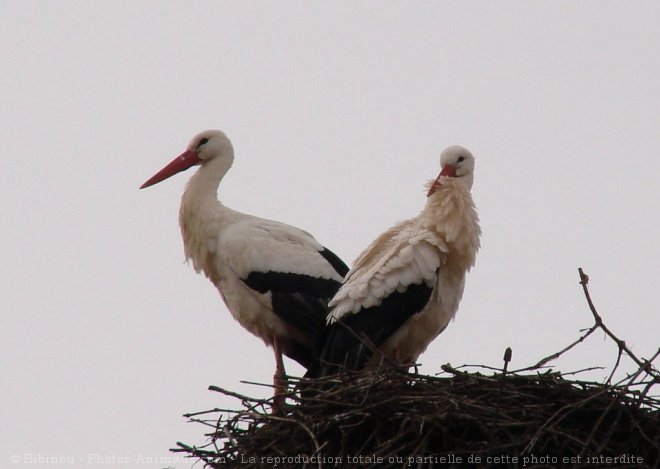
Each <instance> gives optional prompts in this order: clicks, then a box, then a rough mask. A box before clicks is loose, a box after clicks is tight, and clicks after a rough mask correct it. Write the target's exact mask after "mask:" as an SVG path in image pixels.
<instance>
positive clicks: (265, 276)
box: [242, 248, 348, 367]
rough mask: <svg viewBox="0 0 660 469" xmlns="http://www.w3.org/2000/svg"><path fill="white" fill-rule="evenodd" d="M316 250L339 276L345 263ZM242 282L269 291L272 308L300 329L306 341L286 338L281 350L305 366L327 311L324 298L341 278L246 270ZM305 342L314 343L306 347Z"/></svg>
mask: <svg viewBox="0 0 660 469" xmlns="http://www.w3.org/2000/svg"><path fill="white" fill-rule="evenodd" d="M319 254H320V255H321V256H323V258H325V260H326V261H327V262H328V263H329V264H330V265H331V266H332V268H333V269H334V270H335V271H336V272H337V273H339V274H340V275H341V276H342V277H343V276H344V275H345V274H346V272H348V267H347V266H346V264H344V263H343V262H342V260H341V259H340V258H339V257H337V255H335V254H334V253H333V252H332V251H330V250H329V249H325V248H324V249H323V250H322V251H319ZM242 280H243V282H244V283H245V285H247V286H248V287H250V288H251V289H253V290H255V291H258V292H259V293H268V292H270V293H271V302H272V307H273V312H274V313H275V314H277V315H278V316H279V317H280V318H281V319H282V320H284V321H285V322H286V323H287V324H290V325H291V326H293V327H295V328H296V329H298V330H299V331H301V332H302V333H303V334H304V335H305V336H306V337H307V338H308V339H309V341H308V344H300V343H296V342H293V341H292V340H291V341H289V343H288V344H284V346H283V350H284V352H285V354H286V355H287V356H289V357H291V358H293V359H294V360H296V361H297V362H298V363H300V364H301V365H303V366H305V367H309V366H310V364H311V363H312V361H313V358H314V356H315V355H316V354H318V350H317V349H316V345H317V344H319V342H320V340H319V337H320V335H321V331H322V330H323V328H324V326H325V320H326V316H327V315H328V301H329V300H330V299H331V298H332V297H333V296H334V295H335V293H337V290H338V289H339V287H340V286H341V282H339V281H337V280H333V279H328V278H321V277H314V276H311V275H305V274H297V273H286V272H272V271H269V272H256V271H254V272H250V273H249V274H248V276H247V277H246V278H244V279H242ZM309 344H314V345H313V347H312V348H310V346H309Z"/></svg>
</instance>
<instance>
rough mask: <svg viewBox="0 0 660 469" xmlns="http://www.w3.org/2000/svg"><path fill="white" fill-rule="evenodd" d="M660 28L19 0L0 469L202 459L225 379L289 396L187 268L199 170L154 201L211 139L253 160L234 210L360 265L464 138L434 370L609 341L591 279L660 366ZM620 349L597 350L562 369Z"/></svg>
mask: <svg viewBox="0 0 660 469" xmlns="http://www.w3.org/2000/svg"><path fill="white" fill-rule="evenodd" d="M658 18H660V5H659V4H658V3H657V2H612V1H582V2H543V1H540V2H441V1H437V2H430V1H429V2H391V1H390V2H386V1H378V2H376V1H373V2H364V1H362V2H355V1H337V2H307V1H305V2H303V1H288V2H217V1H214V2H210V1H207V2H203V1H198V2H183V1H181V2H158V1H135V0H132V1H106V2H100V1H96V2H91V1H87V0H81V1H61V2H47V1H38V2H37V1H23V0H9V1H3V2H1V3H0V36H1V39H0V54H1V61H2V69H3V70H2V73H1V74H0V90H2V91H0V96H1V102H0V115H1V119H2V125H1V127H0V138H1V143H2V148H3V149H4V158H3V171H2V172H0V180H1V182H0V205H1V207H2V219H3V226H2V233H3V234H2V243H1V245H0V255H1V258H0V259H1V261H2V265H3V269H4V273H3V275H2V282H0V290H1V294H0V301H1V302H2V303H1V307H2V333H3V337H2V341H0V373H1V374H2V381H1V383H2V384H1V385H0V393H1V399H0V407H1V409H0V410H1V412H0V414H1V415H2V419H3V423H2V426H1V427H0V432H1V434H0V465H2V466H3V467H8V466H7V465H8V464H9V462H10V461H12V454H15V455H16V456H14V458H17V459H16V461H19V462H20V463H24V462H25V459H26V458H30V457H35V458H36V457H38V456H39V455H41V456H43V457H65V458H74V463H73V464H70V465H69V466H71V467H74V466H75V467H87V466H89V467H95V465H94V464H90V455H91V457H92V461H93V458H94V457H97V455H98V456H100V457H103V458H111V457H115V458H117V457H124V458H139V457H161V456H168V454H169V453H168V449H169V448H170V447H173V446H174V444H175V442H176V441H177V440H181V441H185V442H187V443H190V444H200V443H203V442H204V437H203V432H205V431H206V430H207V429H206V428H204V427H202V426H200V425H196V424H187V423H186V420H185V419H184V418H183V417H181V414H183V413H186V412H192V411H198V410H203V409H206V408H212V407H216V406H219V407H228V406H231V407H235V406H236V405H237V403H235V402H233V401H231V400H229V399H225V398H223V397H221V396H218V395H216V394H214V393H211V392H209V391H207V387H208V385H210V384H215V385H218V386H222V387H226V388H230V389H233V390H236V391H239V392H246V393H249V394H255V395H267V394H268V393H269V392H270V391H269V390H268V389H263V388H257V387H254V386H247V385H243V384H240V381H241V380H249V381H258V382H264V383H269V382H271V380H272V373H273V365H274V361H273V358H272V352H271V351H270V350H268V349H266V348H265V347H264V345H263V343H262V342H261V341H260V340H259V339H256V338H254V337H253V336H251V335H249V334H248V333H247V332H245V331H244V330H242V329H241V328H240V326H239V325H238V324H237V323H235V322H234V321H233V320H232V319H231V316H230V315H229V313H228V311H227V310H226V308H225V306H224V304H223V303H222V301H221V299H220V296H219V295H218V293H217V291H216V290H215V288H214V287H213V286H212V285H211V284H210V283H209V282H208V280H206V279H205V278H204V277H203V276H200V275H197V274H195V273H194V271H193V269H192V267H191V266H189V265H186V264H185V263H184V262H183V260H184V256H183V247H182V242H181V237H180V232H179V228H178V224H177V214H178V205H179V198H180V195H181V193H182V190H183V187H184V184H185V182H186V180H187V179H188V178H189V177H190V174H181V175H178V176H176V177H174V178H172V179H170V180H168V181H166V182H164V183H162V184H159V185H157V186H155V187H152V188H149V189H148V190H143V191H139V190H138V187H139V185H140V184H141V183H142V182H144V181H145V180H146V179H147V178H148V177H150V176H151V175H152V174H153V173H155V172H156V171H157V170H159V169H160V168H161V167H162V166H164V165H165V164H166V163H167V162H169V161H170V160H171V159H172V158H173V157H174V156H176V155H178V154H179V153H180V152H181V151H182V150H183V149H184V148H185V146H186V144H187V143H188V141H189V139H190V138H191V137H192V136H193V135H194V134H195V133H197V132H198V131H201V130H204V129H208V128H220V129H222V130H224V131H225V132H226V133H227V134H228V136H229V137H230V138H231V139H232V141H233V143H234V147H235V150H236V159H235V163H234V167H233V168H232V170H231V171H230V173H229V174H228V176H227V177H226V178H225V181H223V184H222V186H221V188H220V191H219V196H220V198H221V199H222V200H223V201H224V202H225V203H226V204H227V205H228V206H230V207H232V208H235V209H238V210H241V211H244V212H247V213H251V214H255V215H259V216H263V217H267V218H272V219H276V220H280V221H284V222H287V223H290V224H292V225H295V226H298V227H300V228H303V229H306V230H308V231H310V232H311V233H313V234H314V235H315V236H316V238H317V239H318V240H319V241H321V242H322V243H323V244H325V245H326V246H328V247H329V248H330V249H332V250H333V251H335V252H336V253H337V254H338V255H340V256H341V257H342V258H343V259H344V260H345V261H346V262H351V261H352V260H353V259H354V258H355V256H356V255H357V254H358V253H359V252H360V251H361V250H362V249H363V248H364V247H366V246H367V244H368V243H369V242H370V241H371V240H372V239H373V238H374V237H375V236H377V235H378V234H379V233H380V232H382V231H384V230H385V229H387V228H388V227H389V226H391V225H392V224H394V223H395V222H397V221H399V220H401V219H404V218H407V217H411V216H414V215H416V214H417V213H418V212H419V210H420V209H421V208H422V207H423V204H424V189H423V185H424V183H425V181H426V180H428V179H431V178H434V177H435V176H436V175H437V173H438V171H439V154H440V151H441V150H442V149H443V148H444V147H446V146H448V145H451V144H461V145H464V146H466V147H467V148H469V149H470V150H471V151H472V152H473V153H474V155H475V157H476V177H475V183H474V189H473V194H474V198H475V201H476V203H477V207H478V210H479V215H480V218H481V222H482V228H483V236H482V246H483V247H482V250H481V252H480V253H479V256H478V259H477V265H476V267H475V268H474V270H473V271H472V272H471V273H470V274H469V276H468V282H467V288H466V291H465V295H464V299H463V302H462V304H461V307H460V309H459V312H458V314H457V316H456V320H455V321H454V322H453V323H452V324H450V326H449V327H448V329H447V330H446V331H445V332H444V333H443V334H442V335H441V336H440V337H439V338H438V339H437V340H436V341H435V342H434V343H433V344H432V345H431V346H430V347H429V349H428V351H427V352H426V353H425V354H424V355H422V356H421V358H420V361H421V362H422V364H423V366H422V368H421V371H423V372H425V373H436V372H438V371H440V366H441V364H443V363H447V362H451V363H452V364H453V365H460V364H463V363H473V364H474V363H481V364H487V365H492V366H500V364H501V357H502V353H503V351H504V349H505V348H506V347H507V346H511V347H512V348H513V362H512V364H511V368H519V367H522V366H526V365H529V364H531V363H533V362H534V361H536V360H538V359H539V358H541V357H543V356H545V355H548V354H550V353H552V352H554V351H556V350H558V349H559V348H561V347H562V346H564V345H566V344H567V343H569V342H570V341H572V340H573V339H574V338H576V337H577V336H578V334H579V330H580V329H581V328H586V327H589V326H590V325H591V324H592V319H591V315H590V313H589V311H588V309H587V307H586V304H585V301H584V297H583V294H582V291H581V288H580V286H579V285H578V274H577V268H578V267H579V266H582V267H583V268H584V269H585V271H586V272H587V273H588V274H590V276H591V290H592V295H593V297H594V300H595V302H596V305H597V307H598V308H599V310H600V313H601V314H602V316H603V317H604V319H605V321H606V323H607V324H608V325H609V326H610V328H611V329H612V330H614V331H615V332H616V333H617V334H619V335H620V337H621V338H624V339H625V340H626V342H627V343H628V344H629V345H630V346H631V347H633V349H634V351H635V352H636V353H637V354H638V355H640V356H644V357H649V356H650V355H652V354H653V352H654V351H655V350H656V349H657V347H658V345H659V343H658V342H659V341H658V329H659V328H660V316H659V315H658V311H659V309H660V296H659V289H658V279H659V278H660V254H659V253H660V249H659V248H658V239H660V210H659V209H658V206H659V203H658V201H659V200H660V185H659V184H658V179H657V178H658V175H659V174H660V163H659V161H660V159H659V156H660V86H659V84H660V22H659V21H658ZM615 358H616V347H613V346H612V344H611V343H608V342H606V341H604V340H603V336H602V334H600V333H598V334H596V335H595V336H594V337H593V338H592V339H591V341H590V343H588V344H586V345H583V346H581V348H580V349H579V350H578V351H576V352H574V353H571V354H570V355H569V356H568V357H567V358H566V359H564V360H562V361H561V362H560V363H559V366H560V367H561V368H562V369H564V370H565V371H570V370H575V369H579V368H584V367H586V366H594V365H601V366H607V367H609V366H611V365H612V364H613V363H614V360H615ZM287 365H288V371H289V372H290V373H293V374H300V373H301V372H302V370H301V368H300V367H298V366H297V365H295V364H293V363H292V362H291V361H287ZM628 369H629V368H628ZM605 376H607V370H605V371H602V372H596V373H595V374H594V375H592V377H594V378H595V379H601V378H604V377H605ZM165 465H166V464H160V465H158V464H156V465H148V466H146V467H162V466H165ZM132 466H133V464H128V465H125V467H132ZM171 466H174V467H177V468H186V467H189V466H190V463H186V462H177V461H174V462H173V463H172V464H171ZM31 467H39V465H34V464H33V465H31Z"/></svg>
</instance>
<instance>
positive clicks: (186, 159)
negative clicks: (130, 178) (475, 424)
mask: <svg viewBox="0 0 660 469" xmlns="http://www.w3.org/2000/svg"><path fill="white" fill-rule="evenodd" d="M211 161H215V162H218V163H220V162H223V163H224V165H226V167H227V168H229V167H230V166H231V164H232V162H233V161H234V147H233V146H232V144H231V141H230V140H229V138H227V136H226V135H225V134H224V132H222V131H220V130H205V131H204V132H200V133H198V134H197V135H195V136H194V137H193V139H192V140H191V141H190V143H189V144H188V148H186V151H184V152H183V153H181V154H180V155H179V156H177V157H176V158H174V159H173V160H172V161H171V162H170V163H169V164H168V165H167V166H165V167H164V168H163V169H161V170H160V171H158V172H157V173H156V174H154V175H153V176H152V177H151V178H150V179H149V180H148V181H147V182H145V183H144V184H142V185H141V186H140V189H144V188H145V187H149V186H153V185H154V184H158V183H159V182H161V181H164V180H165V179H167V178H169V177H172V176H174V175H175V174H177V173H180V172H181V171H185V170H186V169H189V168H192V167H193V166H197V165H206V164H208V163H210V162H211Z"/></svg>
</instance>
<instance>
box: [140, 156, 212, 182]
mask: <svg viewBox="0 0 660 469" xmlns="http://www.w3.org/2000/svg"><path fill="white" fill-rule="evenodd" d="M200 161H201V160H200V159H199V155H198V154H197V152H196V151H194V150H186V151H184V152H183V153H181V154H180V155H179V156H177V157H176V158H174V159H173V160H172V161H171V162H170V163H169V164H168V165H167V166H165V167H164V168H163V169H161V170H160V171H158V172H157V173H156V174H154V175H153V176H151V178H150V179H149V180H148V181H147V182H145V183H144V184H142V185H141V186H140V189H144V188H145V187H149V186H153V185H154V184H158V183H159V182H161V181H164V180H165V179H167V178H169V177H172V176H174V175H175V174H176V173H180V172H181V171H185V170H186V169H188V168H190V167H191V166H195V165H196V164H197V163H199V162H200Z"/></svg>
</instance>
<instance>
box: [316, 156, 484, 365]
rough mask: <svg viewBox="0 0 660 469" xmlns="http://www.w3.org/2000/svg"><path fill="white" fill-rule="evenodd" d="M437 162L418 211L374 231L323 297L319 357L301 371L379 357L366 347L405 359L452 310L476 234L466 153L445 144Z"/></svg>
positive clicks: (411, 360) (364, 362)
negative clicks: (333, 290)
mask: <svg viewBox="0 0 660 469" xmlns="http://www.w3.org/2000/svg"><path fill="white" fill-rule="evenodd" d="M440 164H441V166H442V170H441V172H440V174H439V176H438V177H437V178H436V179H435V180H434V181H432V182H430V183H429V185H428V194H427V199H426V205H425V207H424V209H423V210H422V211H421V213H420V214H419V215H418V216H416V217H415V218H411V219H409V220H405V221H403V222H401V223H399V224H397V225H395V226H393V227H392V228H390V229H389V230H387V231H386V232H385V233H383V234H381V235H380V236H379V237H378V238H376V239H375V240H374V241H373V242H372V243H371V245H369V247H367V249H365V250H364V252H362V254H360V255H359V256H358V258H357V259H356V261H355V263H354V265H353V267H352V268H351V271H350V272H349V274H348V275H347V276H346V279H345V280H344V283H343V285H342V287H341V288H340V289H339V291H338V292H337V294H336V295H335V296H334V298H333V299H332V300H331V301H330V307H331V308H332V309H331V312H330V315H329V316H328V328H327V331H326V338H325V341H324V345H323V347H322V351H321V354H320V359H319V361H318V363H317V364H315V366H314V367H313V368H312V369H310V370H309V371H308V373H307V376H308V377H315V376H322V375H327V374H332V373H334V372H336V371H337V369H338V367H339V366H345V367H347V368H349V369H361V368H363V367H365V366H367V365H370V364H371V365H373V364H374V363H377V362H378V361H379V360H380V358H381V357H380V353H378V352H377V353H375V354H374V350H378V351H380V352H381V353H382V354H383V355H384V356H386V357H388V358H390V359H392V360H394V361H395V362H396V363H399V364H401V365H407V366H409V365H412V364H414V363H415V362H416V360H417V358H418V357H419V355H420V354H421V353H422V352H424V350H426V347H427V346H428V345H429V343H430V342H431V341H432V340H433V339H434V338H435V337H437V336H438V334H440V333H441V332H442V331H443V330H444V329H445V328H446V327H447V324H448V323H449V321H450V320H451V319H452V318H453V317H454V315H455V314H456V310H457V309H458V305H459V302H460V301H461V297H462V295H463V288H464V286H465V275H466V273H467V272H468V271H469V270H470V268H471V267H472V266H473V265H474V262H475V257H476V254H477V251H478V250H479V236H480V234H481V229H480V227H479V218H478V216H477V211H476V208H475V205H474V202H473V200H472V196H471V194H470V189H471V187H472V182H473V177H474V157H473V156H472V153H470V152H469V151H468V150H466V149H465V148H463V147H460V146H451V147H449V148H447V149H445V150H444V151H443V152H442V154H441V157H440Z"/></svg>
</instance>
